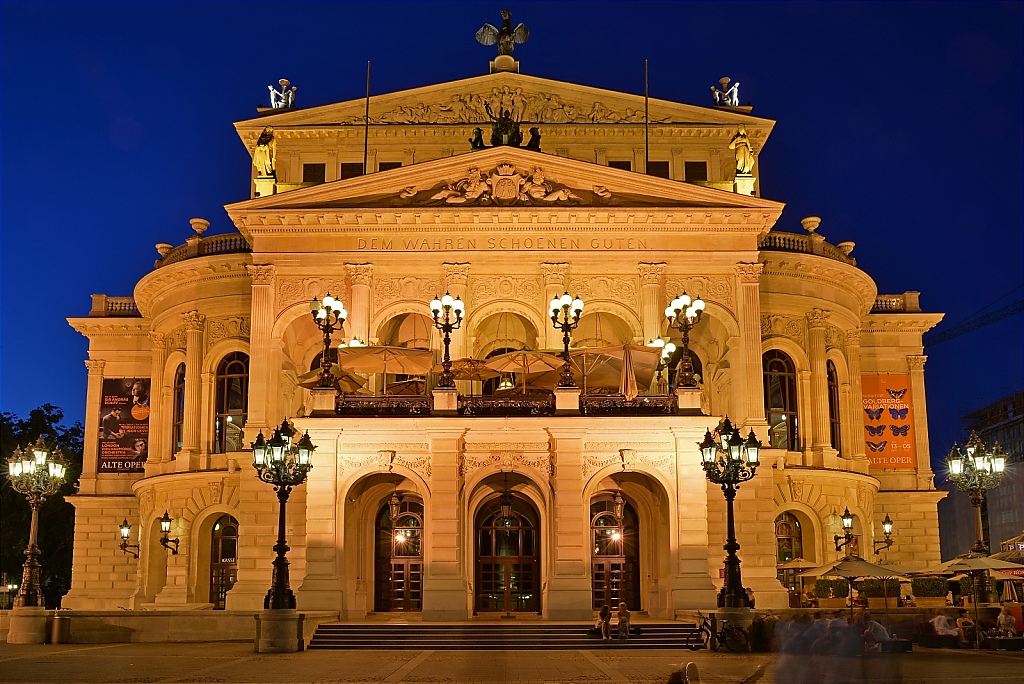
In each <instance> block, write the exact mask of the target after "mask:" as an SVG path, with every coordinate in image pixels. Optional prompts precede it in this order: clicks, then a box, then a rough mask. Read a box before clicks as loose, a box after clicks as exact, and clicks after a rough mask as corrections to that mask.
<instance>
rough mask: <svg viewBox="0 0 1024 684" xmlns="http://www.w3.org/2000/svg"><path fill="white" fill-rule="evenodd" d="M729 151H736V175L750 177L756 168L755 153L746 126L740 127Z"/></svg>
mask: <svg viewBox="0 0 1024 684" xmlns="http://www.w3.org/2000/svg"><path fill="white" fill-rule="evenodd" d="M729 149H730V150H736V173H741V174H744V175H750V172H751V170H753V168H754V151H753V150H752V149H750V139H749V138H748V137H747V128H746V126H743V125H740V129H739V130H738V131H737V132H736V135H734V136H732V140H730V141H729Z"/></svg>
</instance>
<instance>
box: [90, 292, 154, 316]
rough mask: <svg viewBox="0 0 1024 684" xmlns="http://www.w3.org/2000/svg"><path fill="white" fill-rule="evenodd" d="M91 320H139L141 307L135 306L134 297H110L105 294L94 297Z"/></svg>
mask: <svg viewBox="0 0 1024 684" xmlns="http://www.w3.org/2000/svg"><path fill="white" fill-rule="evenodd" d="M89 316H90V317H91V318H110V317H119V318H139V317H140V316H142V314H141V313H139V307H138V305H136V304H135V298H134V297H108V296H107V295H103V294H94V295H93V296H92V308H91V309H90V310H89Z"/></svg>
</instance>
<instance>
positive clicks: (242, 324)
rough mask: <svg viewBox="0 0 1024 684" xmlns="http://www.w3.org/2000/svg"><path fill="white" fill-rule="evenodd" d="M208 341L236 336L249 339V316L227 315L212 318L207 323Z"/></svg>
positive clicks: (236, 337) (208, 342) (212, 341)
mask: <svg viewBox="0 0 1024 684" xmlns="http://www.w3.org/2000/svg"><path fill="white" fill-rule="evenodd" d="M206 328H207V333H206V342H207V344H211V345H212V344H213V343H214V342H218V341H220V340H223V339H228V338H235V339H240V340H248V339H249V333H250V330H249V317H248V316H226V317H224V318H212V319H210V321H209V323H207V326H206Z"/></svg>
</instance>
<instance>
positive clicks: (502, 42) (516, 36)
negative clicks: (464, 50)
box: [476, 9, 530, 57]
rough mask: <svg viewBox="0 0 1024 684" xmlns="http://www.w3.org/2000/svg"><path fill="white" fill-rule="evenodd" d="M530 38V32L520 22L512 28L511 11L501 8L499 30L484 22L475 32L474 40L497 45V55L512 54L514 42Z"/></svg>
mask: <svg viewBox="0 0 1024 684" xmlns="http://www.w3.org/2000/svg"><path fill="white" fill-rule="evenodd" d="M529 39H530V32H529V31H528V30H527V28H526V26H525V25H524V24H522V23H520V24H519V25H518V26H516V27H515V28H512V12H511V11H509V10H507V9H504V10H501V29H500V30H499V29H498V28H496V27H495V26H493V25H491V24H484V25H483V26H481V27H480V30H479V31H477V32H476V42H478V43H480V44H481V45H494V44H495V43H497V45H498V54H499V55H508V56H509V57H511V56H512V51H513V50H514V49H515V47H516V43H525V42H526V41H528V40H529Z"/></svg>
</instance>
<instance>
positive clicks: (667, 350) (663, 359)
mask: <svg viewBox="0 0 1024 684" xmlns="http://www.w3.org/2000/svg"><path fill="white" fill-rule="evenodd" d="M647 346H648V347H655V348H657V349H660V350H661V356H659V357H658V368H657V370H658V393H659V394H661V387H662V380H663V377H664V376H663V373H664V372H665V367H666V366H667V365H668V360H669V358H671V356H672V354H674V353H675V351H676V345H675V343H674V342H666V341H665V340H663V339H661V338H660V337H659V338H657V339H654V340H651V341H650V342H648V343H647ZM667 393H668V390H667V387H666V394H667Z"/></svg>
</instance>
